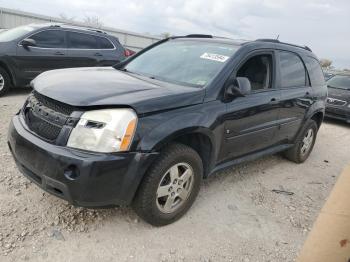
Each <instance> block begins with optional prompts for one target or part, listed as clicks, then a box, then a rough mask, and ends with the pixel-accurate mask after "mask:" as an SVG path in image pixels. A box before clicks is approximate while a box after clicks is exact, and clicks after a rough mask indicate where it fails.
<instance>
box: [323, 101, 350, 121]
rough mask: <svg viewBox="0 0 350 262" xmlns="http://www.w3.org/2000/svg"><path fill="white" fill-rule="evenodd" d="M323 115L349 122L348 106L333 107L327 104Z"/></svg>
mask: <svg viewBox="0 0 350 262" xmlns="http://www.w3.org/2000/svg"><path fill="white" fill-rule="evenodd" d="M325 116H326V117H328V118H334V119H338V120H342V121H346V122H348V123H350V108H349V107H345V106H343V107H334V106H328V105H327V107H326V115H325Z"/></svg>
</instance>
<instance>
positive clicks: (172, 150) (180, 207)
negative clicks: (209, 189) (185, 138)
mask: <svg viewBox="0 0 350 262" xmlns="http://www.w3.org/2000/svg"><path fill="white" fill-rule="evenodd" d="M202 176H203V165H202V160H201V158H200V157H199V155H198V153H197V152H196V151H194V150H193V149H192V148H190V147H188V146H185V145H182V144H172V145H170V146H169V147H168V148H166V149H165V150H164V151H163V152H162V153H161V155H160V158H159V159H158V160H157V161H156V163H155V164H154V165H153V166H152V167H151V168H150V170H149V171H148V172H147V174H146V177H145V179H144V181H143V182H142V184H141V186H140V189H139V190H138V193H137V195H136V197H135V200H134V203H133V207H134V210H135V212H136V213H137V214H138V215H139V216H140V217H141V218H143V219H144V220H145V221H147V222H148V223H150V224H152V225H154V226H162V225H167V224H170V223H172V222H174V221H176V220H177V219H179V218H180V217H182V216H183V215H184V214H185V213H186V212H187V210H188V209H189V208H190V207H191V206H192V204H193V202H194V201H195V199H196V197H197V195H198V192H199V188H200V184H201V180H202Z"/></svg>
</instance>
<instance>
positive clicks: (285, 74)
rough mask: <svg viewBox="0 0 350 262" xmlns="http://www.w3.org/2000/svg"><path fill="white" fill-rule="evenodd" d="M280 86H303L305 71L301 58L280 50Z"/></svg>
mask: <svg viewBox="0 0 350 262" xmlns="http://www.w3.org/2000/svg"><path fill="white" fill-rule="evenodd" d="M280 66H281V87H298V86H305V84H306V72H305V67H304V64H303V63H302V61H301V59H300V58H299V57H298V56H297V55H295V54H293V53H290V52H280Z"/></svg>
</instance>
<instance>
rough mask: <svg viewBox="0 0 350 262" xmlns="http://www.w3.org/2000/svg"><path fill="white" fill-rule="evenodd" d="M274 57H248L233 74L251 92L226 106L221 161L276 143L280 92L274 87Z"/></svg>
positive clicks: (265, 55) (258, 54)
mask: <svg viewBox="0 0 350 262" xmlns="http://www.w3.org/2000/svg"><path fill="white" fill-rule="evenodd" d="M275 72H276V66H275V54H274V52H273V51H271V52H266V51H264V52H258V53H253V54H250V55H249V56H248V57H247V58H246V59H245V61H244V62H243V63H242V64H241V66H239V67H238V70H237V71H236V72H234V74H236V76H237V77H247V78H248V79H249V81H250V83H251V86H252V92H251V94H249V95H246V96H245V97H237V98H235V99H233V100H232V101H231V102H229V103H227V113H226V116H225V120H224V121H225V127H224V132H225V134H224V136H223V137H224V140H223V145H222V152H221V160H222V161H225V160H230V159H232V158H237V157H241V156H244V155H247V154H249V153H253V152H257V151H259V150H262V149H265V148H268V147H270V146H272V145H274V144H275V143H276V138H275V137H276V136H275V135H276V132H277V130H278V114H279V109H280V104H279V101H280V96H281V93H280V90H279V89H277V88H276V85H275Z"/></svg>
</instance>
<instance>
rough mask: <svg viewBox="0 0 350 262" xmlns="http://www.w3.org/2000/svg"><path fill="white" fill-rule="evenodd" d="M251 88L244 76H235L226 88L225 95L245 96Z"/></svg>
mask: <svg viewBox="0 0 350 262" xmlns="http://www.w3.org/2000/svg"><path fill="white" fill-rule="evenodd" d="M251 90H252V87H251V85H250V81H249V79H248V78H246V77H237V78H236V79H234V80H233V81H232V83H230V84H229V85H228V87H227V89H226V96H228V97H236V96H246V95H249V94H250V92H251Z"/></svg>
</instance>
